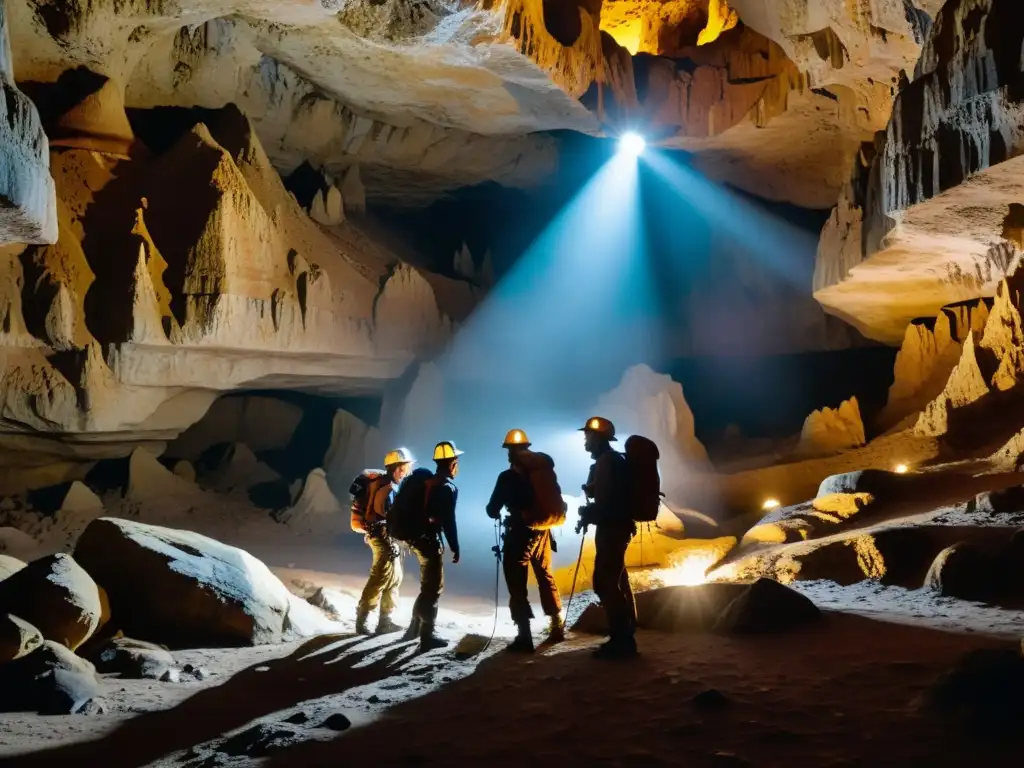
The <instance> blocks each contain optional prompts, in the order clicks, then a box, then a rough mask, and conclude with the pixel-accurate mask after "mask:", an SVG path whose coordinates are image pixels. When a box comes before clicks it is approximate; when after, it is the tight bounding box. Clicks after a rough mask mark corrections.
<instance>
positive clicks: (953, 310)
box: [879, 299, 991, 428]
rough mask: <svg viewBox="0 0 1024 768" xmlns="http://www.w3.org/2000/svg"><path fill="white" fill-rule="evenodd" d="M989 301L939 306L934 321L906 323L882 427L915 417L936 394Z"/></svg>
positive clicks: (984, 315) (980, 322)
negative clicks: (939, 309) (939, 308)
mask: <svg viewBox="0 0 1024 768" xmlns="http://www.w3.org/2000/svg"><path fill="white" fill-rule="evenodd" d="M990 304H991V302H989V301H987V300H984V299H976V300H974V301H970V302H965V303H962V304H953V305H950V306H948V307H943V308H942V310H941V311H940V312H939V314H938V315H937V316H936V317H935V318H934V320H915V321H914V322H912V323H911V324H910V325H908V326H907V330H906V332H905V333H904V336H903V343H902V344H901V345H900V351H899V353H898V354H897V355H896V363H895V365H894V366H893V383H892V385H891V386H890V387H889V396H888V399H887V401H886V404H885V408H884V409H883V410H882V413H881V414H880V415H879V422H880V424H881V426H882V427H883V428H889V427H892V426H895V425H897V424H899V423H900V422H902V421H903V420H904V419H906V418H908V417H914V416H916V413H917V412H919V411H921V410H922V409H923V408H924V407H925V406H926V405H927V404H928V402H929V401H931V400H932V399H934V398H935V397H937V396H938V395H939V394H940V393H941V392H942V389H943V388H944V387H945V384H946V381H947V380H948V378H949V375H950V373H952V371H953V368H954V367H955V366H956V364H957V362H958V361H959V359H960V355H961V353H962V351H963V344H964V341H965V340H966V338H967V337H968V336H969V335H970V334H971V333H972V332H973V333H981V331H982V330H983V329H984V327H985V322H986V321H987V320H988V313H989V306H990Z"/></svg>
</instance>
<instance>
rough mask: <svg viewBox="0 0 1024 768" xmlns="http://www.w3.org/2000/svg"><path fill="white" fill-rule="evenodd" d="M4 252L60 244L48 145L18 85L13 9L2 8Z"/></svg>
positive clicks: (0, 233) (0, 212)
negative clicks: (23, 246) (9, 15)
mask: <svg viewBox="0 0 1024 768" xmlns="http://www.w3.org/2000/svg"><path fill="white" fill-rule="evenodd" d="M0 90H2V91H3V99H2V100H0V167H2V168H3V173H0V246H3V245H7V244H8V243H52V242H53V241H54V240H56V239H57V217H56V210H55V208H54V191H53V180H52V179H51V178H50V174H49V173H48V172H47V165H48V162H47V154H48V150H49V148H48V144H47V141H46V134H45V133H43V127H42V124H41V122H40V120H39V114H38V112H37V111H36V108H35V106H34V105H33V104H32V102H31V101H29V100H28V98H26V96H25V94H23V93H22V92H21V91H19V90H18V88H17V86H16V85H15V84H14V72H13V67H12V64H11V47H10V40H9V39H8V29H7V9H6V6H5V5H4V4H3V3H0Z"/></svg>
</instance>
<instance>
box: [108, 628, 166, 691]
mask: <svg viewBox="0 0 1024 768" xmlns="http://www.w3.org/2000/svg"><path fill="white" fill-rule="evenodd" d="M88 659H89V661H91V662H92V663H93V664H95V665H96V671H97V672H99V673H100V674H116V675H119V676H120V677H121V678H123V679H126V680H159V679H160V678H162V677H163V676H164V674H165V673H166V672H168V670H173V669H175V664H174V657H173V656H171V654H170V652H169V651H168V650H167V649H166V648H163V647H162V646H159V645H156V644H155V643H147V642H146V641H144V640H133V639H131V638H128V637H115V638H111V639H110V640H107V641H106V642H105V643H103V644H101V645H99V646H98V647H96V648H93V649H91V650H90V652H89V654H88Z"/></svg>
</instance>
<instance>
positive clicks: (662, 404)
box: [592, 365, 708, 499]
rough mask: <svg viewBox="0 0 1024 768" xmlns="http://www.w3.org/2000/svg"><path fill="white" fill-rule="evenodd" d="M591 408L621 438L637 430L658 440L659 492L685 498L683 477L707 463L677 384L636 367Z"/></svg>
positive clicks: (638, 366) (667, 377)
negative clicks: (660, 488)
mask: <svg viewBox="0 0 1024 768" xmlns="http://www.w3.org/2000/svg"><path fill="white" fill-rule="evenodd" d="M592 410H593V412H594V413H597V414H600V415H602V416H604V417H605V418H608V419H611V421H612V422H613V423H614V424H615V428H616V431H617V433H618V435H619V440H620V441H622V440H624V438H625V437H626V436H627V435H630V434H639V435H643V436H644V437H647V438H650V439H651V440H653V441H654V442H655V443H657V444H658V448H659V450H660V452H661V459H660V461H659V468H660V470H661V478H662V480H661V482H662V491H663V492H664V493H666V495H668V496H669V498H671V499H679V498H685V494H686V493H687V492H688V491H689V490H690V489H689V488H688V482H687V481H688V479H689V477H688V476H690V475H692V474H693V473H694V472H695V471H698V470H699V469H701V468H702V467H706V466H707V464H708V456H707V451H705V450H704V446H703V445H701V443H700V441H699V440H697V438H696V436H695V435H694V432H693V413H692V412H691V411H690V406H689V405H687V403H686V399H685V398H684V397H683V388H682V385H680V384H679V383H678V382H675V381H673V380H672V377H670V376H667V375H665V374H660V373H655V372H654V371H653V370H652V369H651V368H650V367H649V366H647V365H636V366H633V367H632V368H629V369H628V370H627V371H626V372H625V373H624V374H623V376H622V380H621V381H620V382H619V386H618V387H616V388H615V389H613V390H612V391H611V392H608V393H606V394H605V395H602V396H601V398H600V399H599V400H598V402H597V404H596V406H595V407H594V408H593V409H592Z"/></svg>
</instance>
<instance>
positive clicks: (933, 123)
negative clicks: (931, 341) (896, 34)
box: [814, 0, 1024, 343]
mask: <svg viewBox="0 0 1024 768" xmlns="http://www.w3.org/2000/svg"><path fill="white" fill-rule="evenodd" d="M1019 10H1020V9H1019V6H1018V4H1017V3H1016V2H1014V0H983V1H982V2H977V0H952V1H951V2H948V3H946V4H945V5H944V6H943V7H942V10H941V11H940V12H938V15H937V16H936V18H935V23H934V24H933V25H932V27H931V30H930V33H929V35H928V38H927V40H926V41H925V43H924V46H923V49H922V53H921V58H920V61H919V62H918V65H917V67H916V70H915V72H914V79H913V81H912V82H909V83H905V84H904V86H903V87H902V88H901V90H900V93H899V95H898V96H897V98H896V101H895V104H894V106H893V112H892V118H891V120H890V121H889V125H888V127H887V128H886V131H885V133H884V135H882V136H881V137H880V139H879V141H878V142H877V145H876V146H875V147H874V148H873V150H872V151H871V152H869V153H868V154H870V155H871V156H870V157H868V156H864V157H862V162H863V166H864V167H863V168H862V169H860V170H859V171H858V174H857V175H856V176H855V178H854V182H853V183H852V184H851V185H850V187H849V189H848V191H847V193H846V194H845V196H844V199H842V200H840V203H839V206H838V207H837V208H836V210H835V211H834V212H833V217H832V220H831V221H830V223H829V225H828V226H827V228H826V230H827V231H826V232H825V233H824V234H823V236H822V247H821V249H820V250H819V253H818V263H817V273H816V277H815V294H814V295H815V298H817V299H818V300H819V301H820V302H821V303H822V305H823V306H824V307H826V309H828V310H829V311H831V312H834V313H835V314H838V315H839V316H841V317H843V318H845V319H847V320H848V321H849V322H852V323H854V324H855V325H856V326H857V327H858V329H859V330H861V331H862V332H863V333H864V334H865V335H867V336H870V337H871V338H875V339H879V340H881V341H887V342H891V343H895V342H897V341H898V340H899V339H900V337H901V335H902V334H903V330H904V328H905V327H906V324H907V323H908V322H909V321H910V320H912V319H913V318H915V317H926V316H929V315H933V314H934V313H935V312H936V311H937V310H938V309H939V307H941V306H943V305H947V304H953V303H956V302H960V301H964V300H969V299H975V298H977V297H978V296H991V295H992V294H993V293H994V292H995V290H996V287H997V285H998V284H999V281H1000V280H1001V279H1002V278H1004V277H1005V276H1006V275H1007V274H1010V273H1011V272H1012V271H1013V270H1014V269H1015V268H1016V266H1017V264H1018V263H1019V261H1020V255H1021V252H1022V243H1021V237H1020V234H1019V232H1020V227H1021V224H1020V220H1021V214H1020V210H1019V209H1020V205H1019V198H1020V195H1021V184H1020V175H1021V170H1020V169H1021V163H1022V161H1021V159H1020V158H1019V157H1018V155H1019V154H1020V151H1021V136H1022V135H1024V118H1022V117H1021V115H1022V112H1021V109H1020V99H1021V97H1020V93H1021V83H1022V75H1021V70H1020V61H1019V60H1020V49H1021V42H1022V36H1024V32H1022V26H1021V24H1020V16H1019ZM908 72H909V69H908Z"/></svg>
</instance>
